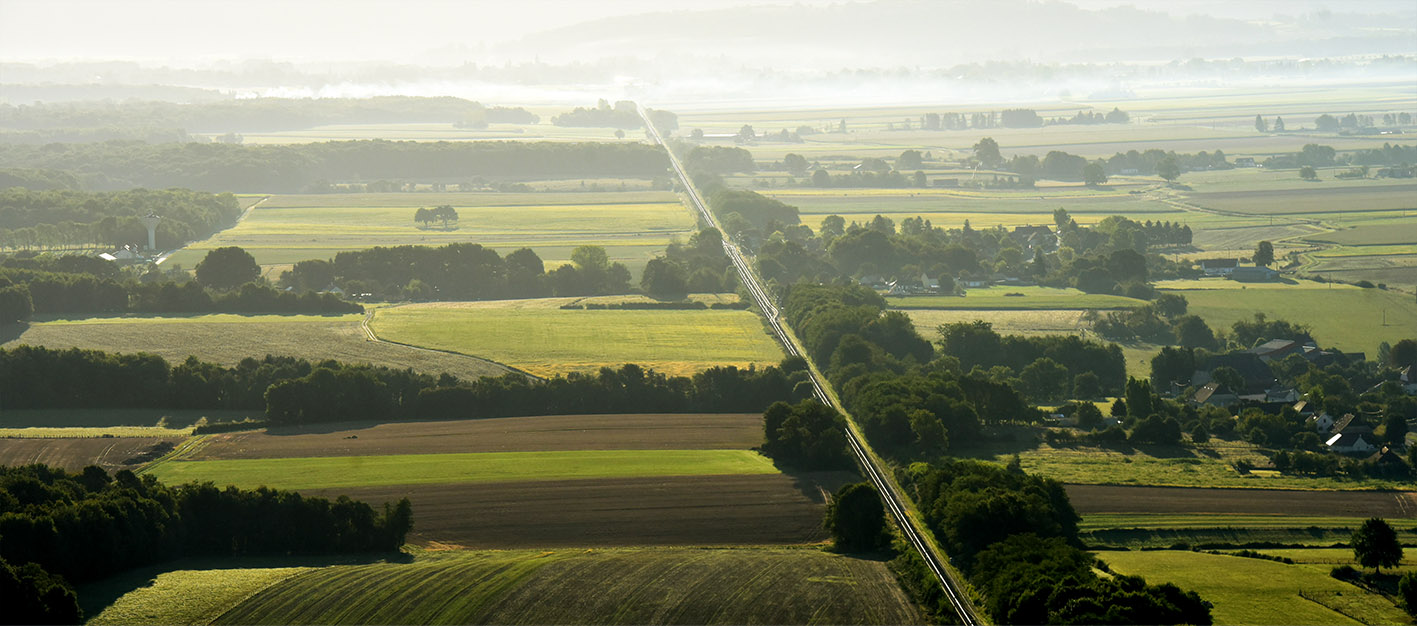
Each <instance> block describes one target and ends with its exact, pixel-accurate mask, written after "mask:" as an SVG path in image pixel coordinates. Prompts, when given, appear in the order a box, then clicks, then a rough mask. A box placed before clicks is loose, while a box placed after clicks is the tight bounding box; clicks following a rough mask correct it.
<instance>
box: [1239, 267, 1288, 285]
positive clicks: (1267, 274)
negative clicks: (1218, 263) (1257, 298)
mask: <svg viewBox="0 0 1417 626" xmlns="http://www.w3.org/2000/svg"><path fill="white" fill-rule="evenodd" d="M1227 276H1229V277H1230V280H1236V281H1240V282H1242V283H1272V282H1275V281H1277V280H1279V272H1278V271H1276V270H1272V269H1269V268H1268V267H1258V266H1256V267H1237V268H1234V269H1232V270H1230V273H1229V274H1227Z"/></svg>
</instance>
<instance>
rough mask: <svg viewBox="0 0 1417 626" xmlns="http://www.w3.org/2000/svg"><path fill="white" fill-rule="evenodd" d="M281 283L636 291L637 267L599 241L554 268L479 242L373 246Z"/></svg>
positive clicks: (479, 295) (444, 295)
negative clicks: (621, 260) (612, 256)
mask: <svg viewBox="0 0 1417 626" xmlns="http://www.w3.org/2000/svg"><path fill="white" fill-rule="evenodd" d="M279 284H280V285H282V286H286V287H294V288H297V289H325V288H326V287H328V286H329V285H331V284H333V285H336V286H339V287H340V288H342V289H344V290H345V291H346V292H348V293H368V294H373V295H374V296H376V297H380V298H387V299H400V298H403V299H412V300H487V299H495V298H508V297H511V298H537V297H545V296H551V295H557V296H593V295H609V294H622V293H629V292H630V291H631V290H630V270H629V268H626V267H625V265H624V264H622V263H619V262H611V261H610V258H609V256H608V255H607V254H606V253H605V249H604V248H602V247H600V246H580V247H578V248H576V249H575V250H572V251H571V263H568V264H564V265H562V266H560V267H558V268H555V269H553V270H551V271H549V272H548V271H546V266H545V264H544V263H543V262H542V260H541V257H539V256H537V254H536V253H535V252H533V251H532V250H531V249H530V248H521V249H519V250H515V251H513V252H511V253H509V254H507V256H506V257H502V256H501V255H499V254H497V251H495V250H493V249H491V248H484V247H482V245H480V244H475V243H454V244H448V245H446V246H438V247H432V246H394V247H391V248H385V247H374V248H369V249H367V250H354V251H347V252H340V253H339V254H336V255H335V257H334V259H331V260H328V261H326V260H320V259H314V260H309V261H300V262H299V263H296V264H295V265H293V266H292V267H291V269H290V270H288V271H286V272H284V273H282V274H281V276H280V279H279Z"/></svg>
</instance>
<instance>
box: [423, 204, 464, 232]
mask: <svg viewBox="0 0 1417 626" xmlns="http://www.w3.org/2000/svg"><path fill="white" fill-rule="evenodd" d="M429 217H431V218H432V219H435V220H438V221H440V222H442V223H443V228H447V227H448V222H456V221H458V210H457V209H454V208H453V205H451V204H444V205H441V206H439V207H436V208H434V209H433V210H432V211H429Z"/></svg>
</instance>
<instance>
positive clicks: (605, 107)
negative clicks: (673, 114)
mask: <svg viewBox="0 0 1417 626" xmlns="http://www.w3.org/2000/svg"><path fill="white" fill-rule="evenodd" d="M551 123H552V124H555V125H557V126H592V127H602V128H620V129H624V130H632V129H636V128H640V127H643V126H644V120H642V119H640V113H639V109H638V108H637V107H636V106H635V103H634V102H632V101H630V100H620V101H618V102H616V103H615V105H614V106H611V105H610V103H609V102H607V101H606V100H605V99H604V98H601V99H600V102H598V103H596V105H595V106H594V107H590V108H587V107H576V108H574V109H572V110H570V111H568V112H566V113H562V114H560V115H557V116H555V117H553V118H551ZM676 126H677V124H676ZM661 132H662V131H661Z"/></svg>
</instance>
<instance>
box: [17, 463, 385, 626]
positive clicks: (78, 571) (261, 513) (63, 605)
mask: <svg viewBox="0 0 1417 626" xmlns="http://www.w3.org/2000/svg"><path fill="white" fill-rule="evenodd" d="M412 527H413V509H412V506H411V505H410V503H409V501H408V499H407V498H404V499H403V500H402V501H400V502H399V503H398V504H397V505H393V506H390V505H388V504H385V505H384V510H383V511H382V512H376V511H375V510H374V509H373V508H371V507H370V506H369V505H368V504H365V503H363V502H356V501H353V500H350V499H349V498H347V497H344V496H341V497H340V498H339V499H337V500H334V501H330V500H327V499H324V498H313V497H302V496H301V495H300V494H298V493H295V492H291V491H279V490H274V489H267V488H265V487H261V488H258V489H255V490H241V489H237V488H235V487H227V488H225V489H218V488H217V487H215V486H213V485H212V484H211V483H204V484H197V483H192V484H186V485H177V486H170V485H164V484H162V483H159V482H158V481H157V480H156V479H155V478H154V477H152V476H142V477H139V476H137V475H135V474H133V473H132V472H130V471H128V470H122V471H120V472H118V473H117V474H115V475H112V476H110V475H108V473H107V472H104V471H103V470H102V469H100V468H98V467H94V466H90V467H87V468H84V470H83V471H82V472H79V473H69V472H65V471H64V470H62V469H57V468H51V467H48V466H45V465H27V466H20V467H4V466H0V598H4V599H5V600H6V602H5V612H6V616H5V620H6V621H7V622H11V620H12V619H13V622H11V623H55V624H77V623H82V618H83V616H82V615H81V614H80V612H79V608H78V604H77V597H76V596H75V594H74V591H73V588H72V587H71V586H70V583H77V582H87V581H92V580H96V579H99V578H103V577H105V576H110V575H112V574H115V573H118V572H120V571H123V570H126V569H131V568H134V567H138V566H140V565H147V564H151V563H157V562H161V561H165V560H169V559H174V558H179V557H186V556H238V555H265V554H276V555H289V554H349V553H358V552H392V551H396V550H398V549H399V547H400V546H402V545H403V543H404V537H405V536H406V535H407V534H408V532H409V530H410V529H411V528H412ZM16 573H17V574H18V575H15V574H16ZM7 574H8V575H7ZM12 611H14V612H13V613H12ZM16 617H19V619H14V618H16Z"/></svg>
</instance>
